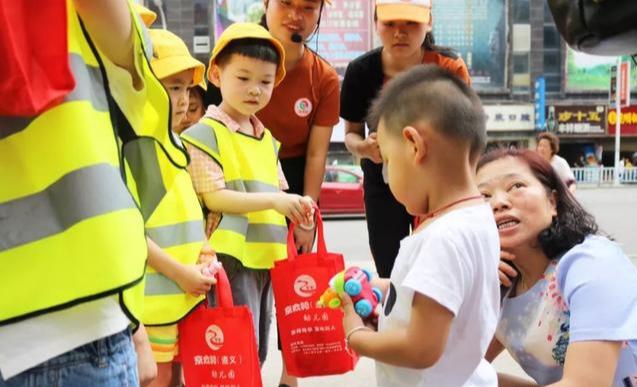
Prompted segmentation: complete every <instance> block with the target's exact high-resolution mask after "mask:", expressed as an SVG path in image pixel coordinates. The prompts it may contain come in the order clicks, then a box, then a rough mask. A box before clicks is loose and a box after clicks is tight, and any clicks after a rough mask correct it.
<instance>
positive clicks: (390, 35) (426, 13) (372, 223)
mask: <svg viewBox="0 0 637 387" xmlns="http://www.w3.org/2000/svg"><path fill="white" fill-rule="evenodd" d="M374 20H375V22H376V29H377V32H378V34H379V36H380V40H381V42H382V46H381V47H379V48H377V49H374V50H372V51H369V52H367V53H365V54H363V55H362V56H360V57H359V58H357V59H355V60H354V61H352V62H351V63H350V64H349V66H348V67H347V71H346V73H345V78H344V80H343V85H342V88H341V117H342V118H343V119H344V120H345V145H346V146H347V149H348V150H349V151H350V152H352V153H353V154H354V155H355V156H357V157H359V158H361V166H362V168H363V173H364V176H365V179H364V183H363V184H364V190H365V212H366V217H367V231H368V235H369V245H370V248H371V251H372V256H373V258H374V263H375V264H376V270H377V271H378V274H379V276H381V277H384V278H389V277H390V274H391V270H392V268H393V266H394V261H395V260H396V255H397V254H398V248H399V246H400V241H401V240H402V239H403V238H404V237H406V236H407V235H409V232H410V228H411V225H412V223H413V220H414V218H413V216H412V215H410V214H409V213H407V211H406V209H405V207H404V206H403V205H401V204H400V203H398V201H396V199H395V198H394V197H393V195H392V194H391V192H390V190H389V186H388V185H387V184H386V183H385V181H384V179H383V173H382V169H383V165H382V159H381V156H380V152H379V149H378V144H377V143H376V128H369V132H370V133H369V135H368V136H367V137H365V125H366V123H367V119H366V116H367V110H368V109H369V106H370V104H371V102H372V101H373V99H374V98H375V97H376V95H377V94H378V92H379V91H380V90H381V88H382V87H383V85H384V84H385V83H386V82H387V81H389V80H390V79H391V78H393V77H394V76H396V75H397V74H399V73H401V72H403V71H406V70H408V69H410V68H411V67H413V66H417V65H421V64H434V65H438V66H441V67H444V68H446V69H448V70H449V71H450V72H452V73H454V74H456V75H457V76H459V77H460V78H462V79H463V80H464V81H465V82H467V83H470V78H469V72H468V70H467V66H466V65H465V63H464V61H463V60H462V58H460V57H458V56H456V55H455V54H454V53H453V52H452V51H451V50H449V49H445V48H441V47H437V46H435V45H434V39H433V35H432V32H431V29H432V18H431V2H430V0H411V1H404V0H395V1H391V0H385V1H383V2H382V3H380V4H378V2H377V4H376V9H375V14H374Z"/></svg>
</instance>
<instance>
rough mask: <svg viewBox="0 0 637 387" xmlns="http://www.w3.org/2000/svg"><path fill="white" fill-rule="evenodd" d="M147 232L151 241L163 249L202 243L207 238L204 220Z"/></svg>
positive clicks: (151, 229)
mask: <svg viewBox="0 0 637 387" xmlns="http://www.w3.org/2000/svg"><path fill="white" fill-rule="evenodd" d="M146 231H147V233H148V236H149V237H150V239H152V240H153V242H155V243H157V245H159V247H161V248H162V249H165V248H168V247H172V246H178V245H183V244H186V243H194V242H201V241H203V240H204V239H205V238H206V236H205V234H204V225H203V220H192V221H190V222H183V223H176V224H171V225H168V226H161V227H148V228H147V229H146Z"/></svg>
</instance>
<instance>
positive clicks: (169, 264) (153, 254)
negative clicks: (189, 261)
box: [146, 238, 216, 296]
mask: <svg viewBox="0 0 637 387" xmlns="http://www.w3.org/2000/svg"><path fill="white" fill-rule="evenodd" d="M146 241H147V242H148V264H149V265H150V267H152V268H153V269H155V270H156V271H158V272H159V273H161V274H163V275H165V276H166V277H168V278H170V279H171V280H173V281H175V282H177V284H178V285H179V287H181V288H182V289H183V290H184V291H185V292H186V293H189V294H192V295H194V296H200V295H202V294H206V293H207V292H208V291H209V290H210V287H211V286H212V285H213V284H214V283H215V282H216V280H215V279H214V278H213V277H208V276H206V275H204V274H203V268H204V267H205V266H207V265H208V264H207V263H202V264H199V265H183V264H181V263H179V262H177V261H176V260H174V259H173V258H172V257H171V256H170V255H168V254H167V253H166V252H165V251H164V250H162V249H161V247H159V246H157V244H156V243H155V242H153V241H152V240H151V239H150V238H146Z"/></svg>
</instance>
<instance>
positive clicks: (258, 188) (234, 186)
mask: <svg viewBox="0 0 637 387" xmlns="http://www.w3.org/2000/svg"><path fill="white" fill-rule="evenodd" d="M226 188H228V189H231V190H233V191H239V192H279V191H280V190H281V189H280V188H279V186H278V185H276V186H275V185H271V184H268V183H264V182H261V181H257V180H231V181H227V182H226Z"/></svg>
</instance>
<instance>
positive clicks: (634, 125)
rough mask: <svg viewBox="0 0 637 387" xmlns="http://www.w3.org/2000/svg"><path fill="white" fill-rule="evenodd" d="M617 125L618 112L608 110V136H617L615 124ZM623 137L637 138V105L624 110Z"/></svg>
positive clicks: (622, 121) (622, 119) (622, 120)
mask: <svg viewBox="0 0 637 387" xmlns="http://www.w3.org/2000/svg"><path fill="white" fill-rule="evenodd" d="M616 123H617V111H616V110H614V109H610V110H608V134H609V135H612V136H614V135H615V124H616ZM620 133H621V135H622V137H624V136H637V105H633V106H627V107H624V108H622V118H621V132H620Z"/></svg>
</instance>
